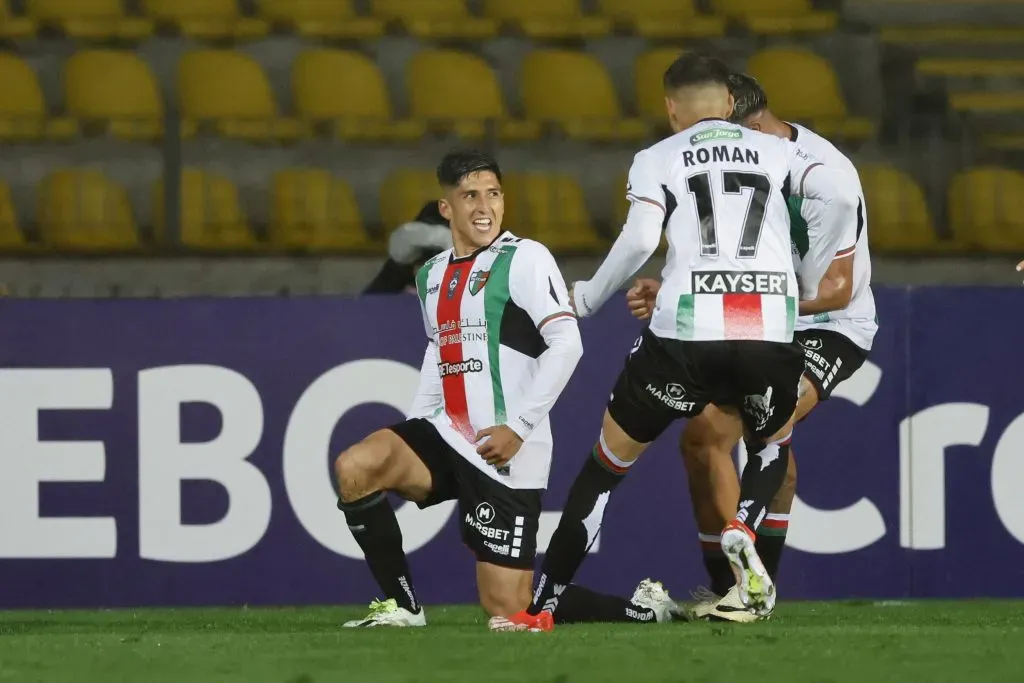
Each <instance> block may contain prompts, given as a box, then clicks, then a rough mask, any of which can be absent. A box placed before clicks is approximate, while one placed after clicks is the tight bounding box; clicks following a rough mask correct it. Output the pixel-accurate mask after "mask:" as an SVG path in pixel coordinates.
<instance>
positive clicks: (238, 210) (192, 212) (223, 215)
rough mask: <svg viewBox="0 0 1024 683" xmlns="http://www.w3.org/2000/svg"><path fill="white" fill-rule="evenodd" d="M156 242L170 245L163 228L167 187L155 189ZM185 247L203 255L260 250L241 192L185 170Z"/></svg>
mask: <svg viewBox="0 0 1024 683" xmlns="http://www.w3.org/2000/svg"><path fill="white" fill-rule="evenodd" d="M153 200H154V201H153V207H154V209H153V211H154V213H153V217H154V220H153V223H154V227H155V234H156V238H157V239H158V240H159V241H160V242H162V243H164V244H171V243H172V240H171V237H170V234H169V231H168V230H167V226H166V225H165V224H164V220H165V212H164V183H163V181H162V180H160V181H158V182H157V183H156V186H155V187H154V188H153ZM180 238H181V241H180V244H181V246H182V247H185V248H187V249H196V250H202V251H252V250H255V249H258V248H259V245H258V243H257V242H256V240H255V238H254V236H253V233H252V231H251V230H250V229H249V223H248V221H247V220H246V218H245V215H244V214H243V213H242V207H241V204H240V203H239V201H238V189H237V188H236V187H235V186H234V184H233V183H232V182H231V181H230V180H228V179H227V178H224V177H222V176H219V175H216V174H213V173H207V172H204V171H200V170H198V169H194V168H186V169H183V170H182V172H181V235H180Z"/></svg>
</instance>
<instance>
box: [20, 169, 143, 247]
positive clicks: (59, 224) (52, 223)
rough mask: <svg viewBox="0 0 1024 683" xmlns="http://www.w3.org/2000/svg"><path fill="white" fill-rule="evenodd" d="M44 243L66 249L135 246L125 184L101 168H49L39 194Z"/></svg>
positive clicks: (136, 235) (39, 212)
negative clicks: (117, 181)
mask: <svg viewBox="0 0 1024 683" xmlns="http://www.w3.org/2000/svg"><path fill="white" fill-rule="evenodd" d="M38 202H39V208H38V215H39V231H40V234H41V236H42V238H43V242H45V243H46V244H48V245H49V246H51V247H53V248H55V249H61V250H68V251H82V252H88V251H93V252H95V251H131V250H134V249H138V248H139V235H138V231H137V230H136V228H135V218H134V217H133V216H132V209H131V205H130V204H129V202H128V195H127V193H126V192H125V190H124V188H123V187H121V186H120V185H119V184H117V183H115V182H114V181H112V180H111V179H110V178H108V177H107V176H106V175H105V174H104V173H102V172H101V171H94V170H89V169H66V170H61V171H56V172H54V173H52V174H51V175H50V176H49V177H48V178H47V179H46V180H45V181H44V182H43V184H42V187H40V190H39V194H38Z"/></svg>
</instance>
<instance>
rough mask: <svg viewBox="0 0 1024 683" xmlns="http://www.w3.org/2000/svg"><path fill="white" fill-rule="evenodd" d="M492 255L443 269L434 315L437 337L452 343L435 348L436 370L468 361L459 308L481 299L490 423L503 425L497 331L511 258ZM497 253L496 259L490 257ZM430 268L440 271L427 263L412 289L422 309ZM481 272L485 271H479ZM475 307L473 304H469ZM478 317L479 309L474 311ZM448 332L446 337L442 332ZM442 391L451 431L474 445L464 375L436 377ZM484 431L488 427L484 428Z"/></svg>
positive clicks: (506, 247) (508, 250) (501, 249)
mask: <svg viewBox="0 0 1024 683" xmlns="http://www.w3.org/2000/svg"><path fill="white" fill-rule="evenodd" d="M495 246H496V247H498V249H496V250H493V251H491V250H487V251H482V252H478V253H477V254H474V255H473V256H472V257H468V258H463V259H450V260H449V261H448V263H447V265H446V266H445V267H444V272H443V275H442V276H441V278H440V280H439V282H438V284H439V287H438V290H437V305H436V309H435V313H436V321H437V327H438V330H439V331H440V332H439V337H440V336H442V335H453V336H455V338H456V340H455V341H452V340H446V341H445V343H439V344H438V356H439V357H438V364H439V368H461V367H462V365H461V364H463V363H466V362H467V361H470V360H471V359H468V358H467V357H466V345H465V344H464V343H463V342H462V341H461V339H462V335H461V332H462V325H463V322H464V321H465V320H466V319H467V318H468V316H467V315H466V314H465V307H464V304H465V302H466V301H467V298H469V299H474V298H475V297H477V296H478V295H480V294H482V296H483V317H484V324H485V328H486V331H487V366H488V370H489V374H490V379H491V393H492V396H493V408H494V422H493V424H504V423H505V421H506V418H507V411H506V408H505V390H504V386H503V383H502V378H501V344H502V325H503V320H504V318H505V315H506V311H507V310H508V303H509V301H510V299H511V293H510V290H509V271H510V268H511V265H512V258H513V256H514V255H515V252H516V247H515V245H514V244H502V243H501V241H499V243H498V244H496V245H495ZM494 252H496V253H494ZM483 254H488V255H493V260H492V261H491V264H490V267H489V269H488V270H480V265H479V264H478V261H479V260H482V259H480V258H479V257H480V256H481V255H483ZM432 266H433V267H438V268H439V267H440V263H439V262H438V261H433V262H428V263H427V264H426V265H425V266H424V267H423V268H422V269H421V270H420V272H419V274H418V275H417V278H416V289H417V292H418V293H419V296H420V301H421V302H422V304H423V305H424V306H426V305H427V299H428V297H427V288H428V279H429V278H430V272H431V270H432ZM483 267H486V266H483ZM474 305H475V306H476V305H478V304H476V302H475V301H474ZM476 310H477V311H478V312H477V315H479V309H476ZM446 331H447V332H446ZM440 374H441V387H442V394H443V397H444V408H445V412H446V413H447V414H448V417H449V419H450V420H451V422H452V426H453V427H454V428H455V429H456V431H458V432H459V433H460V434H462V436H463V437H465V438H466V439H467V440H469V441H471V442H473V441H475V439H476V434H475V431H474V429H473V427H472V424H471V422H472V421H471V419H470V414H469V413H470V402H471V401H473V400H474V399H473V398H472V397H470V396H469V392H467V389H466V373H465V372H452V373H443V372H442V373H440ZM488 426H489V425H488Z"/></svg>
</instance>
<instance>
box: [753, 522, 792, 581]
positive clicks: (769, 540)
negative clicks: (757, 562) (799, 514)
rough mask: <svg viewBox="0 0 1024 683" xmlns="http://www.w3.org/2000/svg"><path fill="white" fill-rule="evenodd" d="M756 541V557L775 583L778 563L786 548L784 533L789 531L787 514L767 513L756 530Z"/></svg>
mask: <svg viewBox="0 0 1024 683" xmlns="http://www.w3.org/2000/svg"><path fill="white" fill-rule="evenodd" d="M756 531H757V541H756V542H755V543H754V547H755V548H756V549H757V555H758V557H760V558H761V562H763V563H764V568H765V569H766V570H768V576H770V577H772V581H775V579H776V577H777V576H778V573H779V561H780V560H781V559H782V550H783V549H784V548H785V547H786V532H787V531H789V514H776V513H771V512H769V513H768V516H767V517H766V518H765V520H764V521H763V522H761V526H759V527H758V528H757V529H756Z"/></svg>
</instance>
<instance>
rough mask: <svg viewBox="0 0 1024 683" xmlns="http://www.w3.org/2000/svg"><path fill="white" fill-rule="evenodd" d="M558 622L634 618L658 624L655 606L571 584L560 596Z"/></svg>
mask: <svg viewBox="0 0 1024 683" xmlns="http://www.w3.org/2000/svg"><path fill="white" fill-rule="evenodd" d="M554 617H555V623H556V624H585V623H594V622H630V621H631V622H635V623H639V624H656V623H657V622H658V619H657V617H656V616H655V614H654V610H652V609H650V608H647V607H640V606H639V605H634V604H633V603H632V602H630V601H629V600H627V599H626V598H620V597H619V596H617V595H605V594H603V593H598V592H596V591H592V590H590V589H589V588H584V587H583V586H578V585H576V584H571V585H568V586H566V587H565V590H564V591H562V594H561V595H560V596H559V597H558V610H557V611H556V612H555V614H554Z"/></svg>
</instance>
